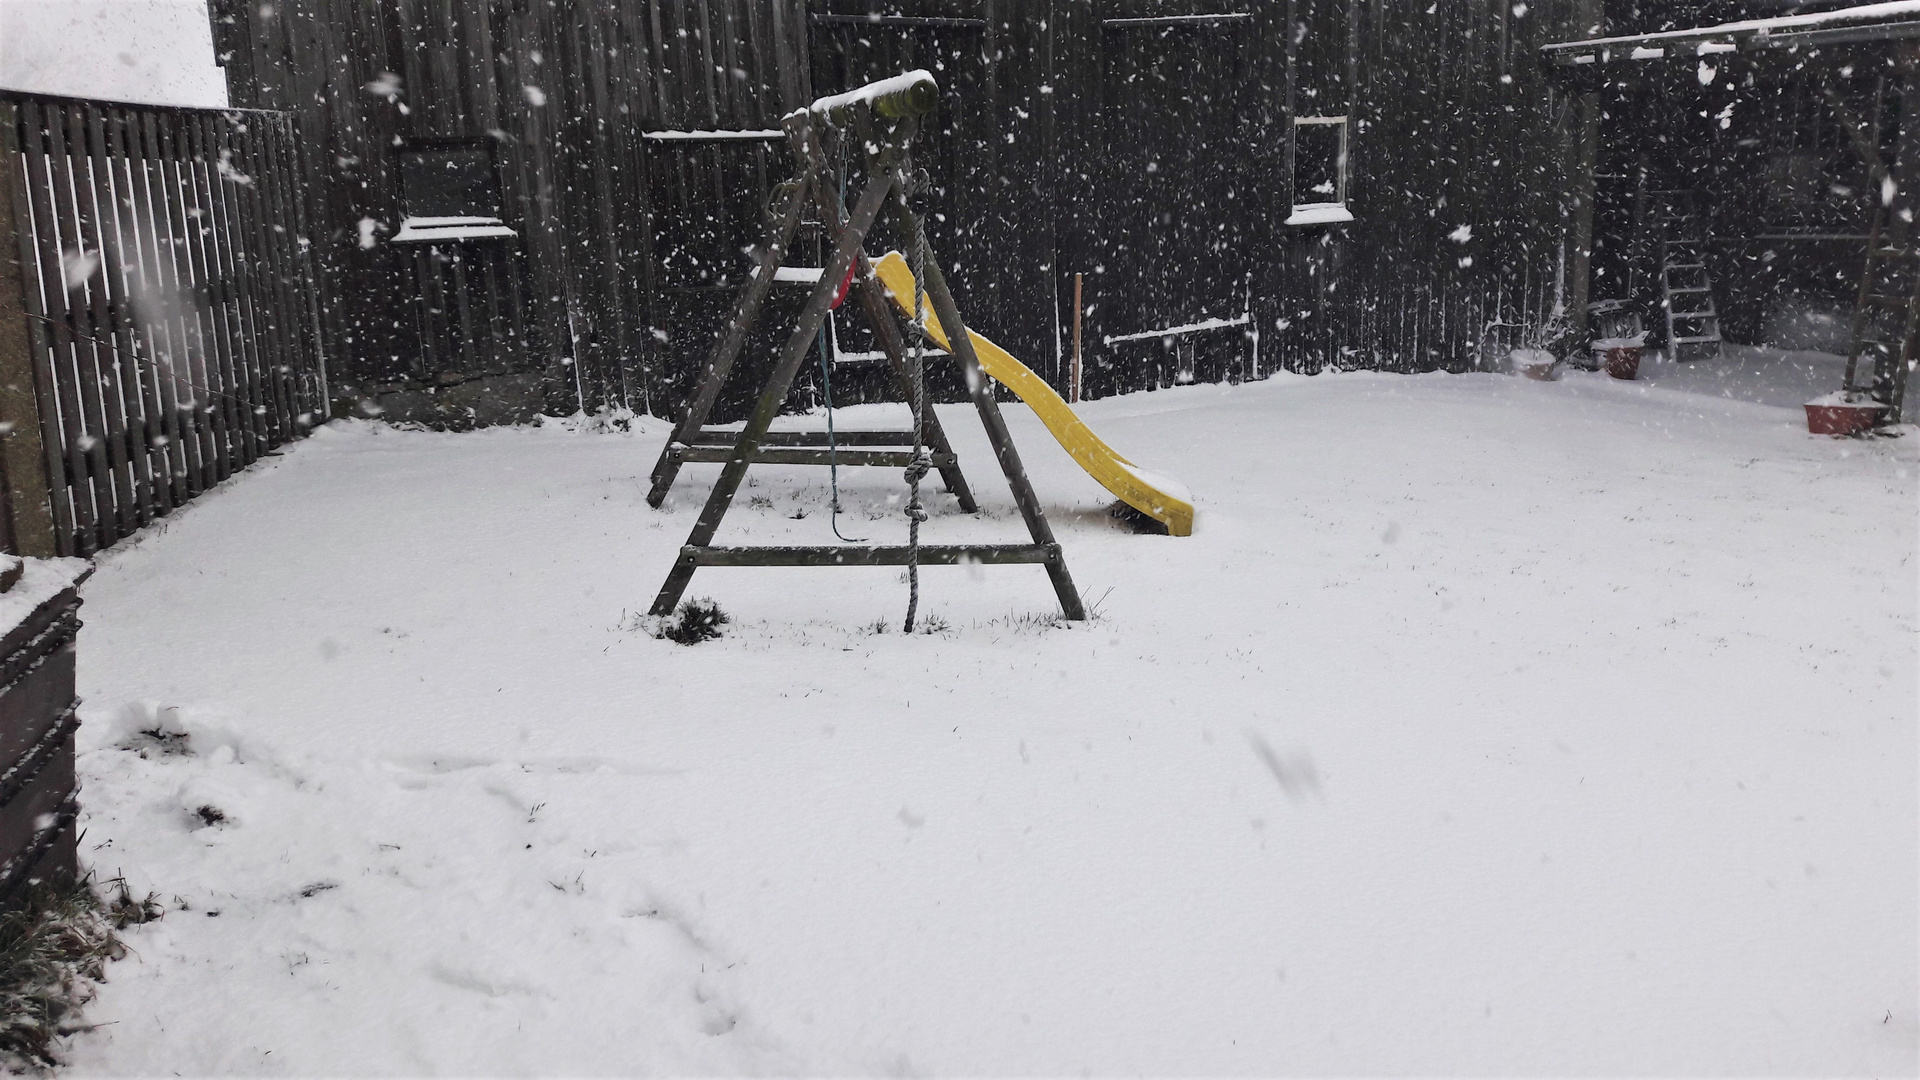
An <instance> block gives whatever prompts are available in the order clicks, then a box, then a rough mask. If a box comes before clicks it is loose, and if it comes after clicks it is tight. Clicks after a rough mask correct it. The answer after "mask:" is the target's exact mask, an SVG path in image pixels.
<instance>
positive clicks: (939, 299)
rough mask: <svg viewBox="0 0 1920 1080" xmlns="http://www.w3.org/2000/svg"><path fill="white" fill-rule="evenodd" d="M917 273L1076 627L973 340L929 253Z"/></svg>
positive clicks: (904, 219) (898, 183)
mask: <svg viewBox="0 0 1920 1080" xmlns="http://www.w3.org/2000/svg"><path fill="white" fill-rule="evenodd" d="M904 180H905V178H904V177H900V176H896V177H895V178H894V187H895V189H896V192H895V196H894V200H893V203H894V205H893V208H894V216H895V219H896V221H897V222H898V228H899V231H900V235H901V236H903V237H907V238H909V242H911V237H912V236H913V235H914V220H913V212H912V210H911V209H910V208H909V207H908V206H907V201H906V196H905V193H904V188H903V184H904ZM925 263H926V265H925V266H924V267H923V269H922V272H923V273H925V274H926V280H925V281H924V282H922V283H921V284H922V286H923V287H924V288H925V289H926V290H927V299H928V300H929V301H931V302H932V304H933V313H934V315H936V316H938V317H939V319H940V325H941V326H942V327H944V328H945V329H946V332H947V341H948V343H949V344H950V345H951V346H952V347H953V354H954V356H955V357H956V358H958V359H959V361H960V370H961V373H962V374H964V375H965V376H966V380H967V392H968V393H969V394H971V395H972V396H973V406H974V408H975V410H977V411H978V412H979V413H980V423H981V425H982V426H984V427H985V428H986V429H987V441H988V442H990V443H992V444H993V452H994V456H995V457H997V458H999V460H1000V471H1001V472H1003V473H1005V474H1006V477H1007V486H1008V487H1010V488H1012V489H1013V501H1014V503H1015V504H1017V505H1018V506H1019V507H1020V516H1021V517H1022V518H1024V519H1026V522H1027V532H1028V533H1029V534H1030V535H1032V537H1033V542H1034V543H1035V544H1037V545H1041V546H1043V547H1045V548H1047V550H1048V553H1049V557H1048V559H1047V562H1046V567H1047V576H1048V577H1050V578H1052V579H1053V591H1054V593H1055V594H1057V595H1058V596H1059V597H1060V610H1061V612H1062V613H1064V614H1065V615H1066V617H1067V618H1068V619H1071V620H1074V621H1079V620H1081V619H1085V618H1086V617H1087V609H1086V605H1084V604H1082V603H1081V602H1080V590H1079V589H1077V588H1075V587H1074V584H1073V577H1072V575H1070V574H1068V573H1067V561H1066V558H1065V556H1064V555H1062V554H1061V552H1060V544H1059V542H1058V541H1056V540H1055V539H1054V538H1053V528H1052V526H1050V525H1048V524H1047V515H1046V512H1045V511H1044V510H1042V509H1041V508H1040V499H1039V496H1037V495H1035V494H1034V491H1033V483H1032V482H1031V481H1029V480H1028V479H1027V470H1026V466H1025V465H1023V464H1022V463H1021V461H1020V451H1019V450H1017V449H1015V448H1014V445H1013V436H1012V435H1011V434H1009V433H1008V431H1007V422H1006V419H1005V418H1004V417H1002V416H1001V415H1000V406H999V403H997V402H995V401H994V400H993V384H992V383H991V382H990V381H988V379H987V375H986V372H984V371H982V370H980V358H979V357H978V356H977V355H975V354H974V351H973V339H971V338H969V337H968V336H967V327H966V324H965V323H964V322H962V321H961V319H960V309H959V308H958V307H956V306H955V305H954V302H953V294H952V293H951V292H949V291H948V290H947V278H946V275H945V274H943V273H941V272H940V264H939V261H938V260H936V259H935V258H934V257H933V252H932V251H931V249H929V250H928V252H927V256H926V259H925Z"/></svg>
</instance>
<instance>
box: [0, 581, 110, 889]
mask: <svg viewBox="0 0 1920 1080" xmlns="http://www.w3.org/2000/svg"><path fill="white" fill-rule="evenodd" d="M90 571H91V567H89V566H88V565H87V564H86V563H84V562H81V561H80V560H78V559H28V560H26V565H25V567H24V570H23V572H22V574H21V576H20V580H19V581H18V583H17V584H15V585H14V586H13V587H12V588H11V589H9V590H7V591H6V592H4V593H0V907H8V906H12V905H14V904H16V903H17V902H18V901H19V900H21V899H22V897H23V895H24V894H25V892H26V890H27V887H28V886H29V885H31V884H33V883H34V882H38V881H43V880H62V879H67V880H70V879H71V878H72V877H73V876H74V875H75V874H76V873H77V872H78V865H77V863H78V853H77V850H76V838H75V836H74V817H75V816H76V813H77V809H78V807H77V803H76V802H75V797H76V795H77V792H76V785H75V782H74V772H73V732H74V728H76V727H78V726H79V720H78V719H77V717H76V716H75V714H74V709H75V707H76V705H77V704H78V702H77V701H76V700H75V698H74V690H73V672H74V637H75V635H77V634H78V633H79V630H80V595H79V592H78V586H79V584H80V582H81V581H82V580H84V579H85V578H86V575H87V574H88V573H89V572H90Z"/></svg>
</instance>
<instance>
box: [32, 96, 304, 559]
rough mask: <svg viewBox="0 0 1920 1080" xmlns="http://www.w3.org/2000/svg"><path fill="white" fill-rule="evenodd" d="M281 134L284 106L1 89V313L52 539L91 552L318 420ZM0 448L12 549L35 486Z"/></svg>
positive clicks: (296, 216)
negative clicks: (18, 352) (27, 401)
mask: <svg viewBox="0 0 1920 1080" xmlns="http://www.w3.org/2000/svg"><path fill="white" fill-rule="evenodd" d="M294 139H295V131H294V125H293V121H292V118H291V117H290V116H288V115H287V114H283V113H274V112H262V111H251V110H204V109H183V108H170V107H162V106H151V105H132V104H124V103H117V102H105V101H87V100H78V99H72V98H58V97H47V96H41V95H33V94H22V93H15V92H0V159H4V160H3V161H0V174H3V179H4V182H5V183H6V185H7V187H8V189H9V190H8V191H7V192H6V194H5V195H4V196H0V198H6V199H9V200H10V201H11V205H10V207H8V208H6V209H5V210H0V213H6V211H7V210H10V215H8V216H10V217H11V224H12V228H11V230H7V229H4V228H0V243H5V244H8V245H9V250H5V251H0V290H5V291H6V292H7V293H8V295H7V296H5V297H0V315H4V314H5V313H8V312H14V313H15V314H17V315H18V316H19V317H20V319H21V321H23V322H24V323H25V324H26V332H25V334H24V335H20V334H18V333H14V334H13V340H16V341H18V340H20V339H21V338H22V337H24V340H25V342H26V349H25V351H26V353H27V354H28V356H27V358H26V360H27V363H28V364H30V368H31V372H30V374H31V381H32V386H33V395H32V396H33V400H34V402H36V403H37V409H36V410H35V411H36V412H37V417H34V418H32V419H36V420H37V426H38V429H39V430H38V435H39V443H40V446H41V456H42V458H43V461H44V468H45V482H46V488H47V490H46V501H47V503H48V509H49V510H50V515H51V527H52V548H53V552H51V553H58V554H61V555H90V554H92V553H93V552H95V551H97V550H99V549H101V548H105V547H107V546H109V545H111V544H113V543H114V542H115V541H117V540H120V539H121V538H123V537H125V536H127V535H129V534H131V533H132V532H134V531H135V530H136V529H139V528H140V527H141V526H143V525H146V524H148V523H149V522H151V521H152V520H154V519H155V518H156V517H161V516H164V515H166V514H167V513H169V512H171V511H172V510H173V509H174V508H175V507H178V506H180V505H182V504H184V503H185V502H187V501H188V500H190V499H192V498H193V497H194V496H196V495H198V494H200V493H201V492H202V491H205V490H206V489H207V488H209V487H212V486H213V485H214V484H217V483H219V482H220V481H222V480H225V479H226V478H227V477H228V476H230V475H232V474H233V473H234V472H235V471H237V470H239V469H243V468H245V467H246V466H248V465H249V464H252V463H253V462H254V461H255V460H257V459H258V458H259V457H260V456H261V455H263V454H266V453H268V452H269V451H271V450H272V449H273V448H274V447H276V446H279V445H280V444H282V443H284V442H286V441H288V440H289V439H293V438H297V437H299V436H301V435H303V434H305V433H306V432H307V431H308V430H310V429H311V428H312V427H313V425H314V424H316V423H321V422H324V421H325V419H326V418H327V415H328V407H327V389H326V367H325V362H324V359H323V356H322V352H321V342H320V340H319V337H318V334H317V325H318V324H317V314H318V311H319V297H318V296H317V294H316V290H317V287H318V285H317V282H316V280H315V276H314V275H313V274H312V272H311V268H310V265H309V258H308V252H307V248H308V241H307V239H306V229H305V228H304V227H303V219H302V215H303V210H302V200H301V198H300V193H299V192H298V190H297V188H296V183H297V173H296V171H295V169H294V166H293V163H294V155H295V145H294ZM3 223H4V220H0V224H3ZM8 231H11V232H12V234H13V235H12V236H11V237H9V236H6V235H4V233H6V232H8ZM16 258H17V260H18V261H17V262H15V259H16ZM16 277H17V279H18V280H11V279H13V278H16ZM16 292H17V295H18V297H19V300H18V307H17V309H16V307H15V303H14V302H13V295H14V294H15V293H16ZM10 329H11V328H0V336H4V335H6V334H8V333H9V331H10ZM8 366H9V364H8V363H7V361H6V359H5V358H0V379H5V378H6V377H7V376H8V375H10V374H11V373H9V372H7V371H6V370H4V369H5V368H6V367H8ZM7 419H9V420H13V421H14V422H15V423H16V425H17V424H19V423H21V422H25V420H26V419H28V418H24V417H20V418H16V417H15V416H11V415H10V416H9V417H8V418H7ZM15 434H18V433H17V432H16V433H15ZM8 437H9V438H10V439H11V438H12V437H13V436H12V435H9V436H8ZM7 464H8V466H9V472H10V475H9V490H10V493H11V495H12V497H13V500H14V502H15V505H16V509H15V511H14V513H13V515H12V517H13V519H14V521H13V524H14V525H15V529H16V535H15V537H14V546H15V547H16V549H20V548H22V547H23V546H31V544H29V542H28V540H27V538H26V537H24V536H21V535H18V521H19V518H20V513H21V511H20V509H19V508H18V503H19V499H20V496H21V494H22V493H23V492H32V491H33V490H34V488H35V487H36V485H33V484H30V483H25V484H23V482H22V481H23V479H26V478H23V477H22V476H20V475H19V471H20V467H21V462H20V459H19V456H18V454H10V455H8V457H7ZM30 553H44V552H30Z"/></svg>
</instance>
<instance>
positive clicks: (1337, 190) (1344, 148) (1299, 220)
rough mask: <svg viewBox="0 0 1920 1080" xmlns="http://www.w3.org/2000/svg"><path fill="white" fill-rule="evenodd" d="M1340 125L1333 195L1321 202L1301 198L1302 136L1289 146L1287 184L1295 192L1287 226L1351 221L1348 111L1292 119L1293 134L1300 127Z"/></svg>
mask: <svg viewBox="0 0 1920 1080" xmlns="http://www.w3.org/2000/svg"><path fill="white" fill-rule="evenodd" d="M1329 124H1338V125H1339V126H1340V149H1339V150H1338V151H1337V154H1338V156H1337V157H1336V158H1335V159H1334V165H1333V173H1334V178H1333V198H1332V200H1330V201H1322V202H1301V201H1300V189H1299V180H1300V169H1299V160H1298V158H1297V157H1296V156H1295V155H1297V154H1298V153H1299V147H1300V143H1299V139H1298V138H1297V137H1296V138H1295V139H1294V141H1293V143H1292V144H1291V145H1290V146H1289V147H1288V150H1289V151H1290V152H1289V154H1288V156H1287V163H1288V164H1289V165H1290V166H1292V173H1293V175H1291V176H1289V177H1288V178H1287V186H1288V188H1289V189H1291V190H1292V191H1293V212H1292V213H1291V214H1289V215H1287V220H1286V222H1285V224H1288V225H1335V224H1338V223H1340V222H1343V221H1352V220H1353V212H1352V211H1350V210H1348V209H1347V162H1348V160H1349V154H1348V143H1347V133H1348V132H1349V131H1350V130H1351V128H1352V125H1350V124H1349V123H1347V117H1346V115H1345V114H1342V115H1340V116H1296V117H1294V118H1293V131H1292V132H1291V133H1290V134H1292V135H1295V136H1298V134H1299V131H1300V128H1302V127H1307V126H1313V127H1319V126H1325V125H1329Z"/></svg>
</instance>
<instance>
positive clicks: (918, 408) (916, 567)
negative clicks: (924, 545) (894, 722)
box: [904, 185, 933, 634]
mask: <svg viewBox="0 0 1920 1080" xmlns="http://www.w3.org/2000/svg"><path fill="white" fill-rule="evenodd" d="M914 186H917V185H914ZM904 194H908V195H910V194H912V192H911V190H909V191H908V192H905V193H904ZM907 217H908V220H910V221H912V222H913V240H912V243H913V365H912V371H911V372H909V379H908V381H909V382H910V383H911V384H912V393H913V462H912V463H911V464H909V465H908V466H907V623H906V629H905V632H906V633H909V634H911V633H913V618H914V615H915V614H917V613H918V612H919V610H920V523H921V522H923V521H925V520H927V510H926V507H924V506H922V505H920V480H921V478H922V477H925V476H926V475H927V472H928V470H930V469H931V468H933V458H932V457H931V456H930V455H929V454H928V453H927V446H926V440H925V426H924V425H925V420H926V408H927V309H926V305H925V303H924V300H925V297H926V293H927V289H926V285H925V284H924V283H925V281H926V271H927V230H926V227H925V225H924V224H923V223H922V222H921V220H920V216H919V215H918V214H915V213H913V211H912V209H911V208H909V209H908V211H907Z"/></svg>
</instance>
